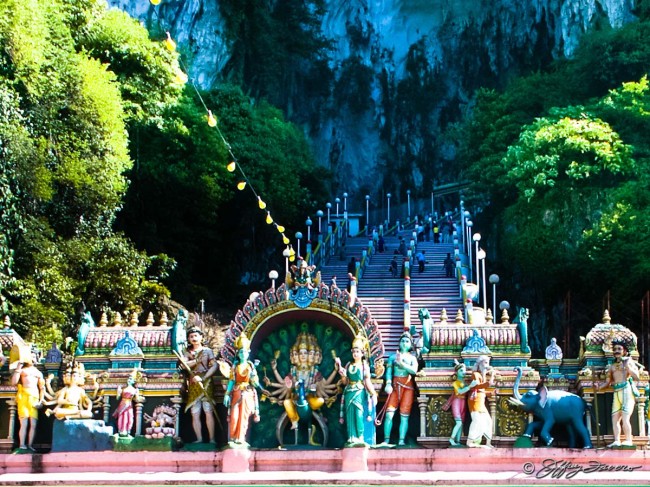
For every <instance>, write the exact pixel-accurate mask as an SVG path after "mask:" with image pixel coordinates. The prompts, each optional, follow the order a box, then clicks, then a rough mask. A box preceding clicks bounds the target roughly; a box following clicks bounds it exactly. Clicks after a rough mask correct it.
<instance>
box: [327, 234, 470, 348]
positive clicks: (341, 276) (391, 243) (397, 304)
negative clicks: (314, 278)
mask: <svg viewBox="0 0 650 487" xmlns="http://www.w3.org/2000/svg"><path fill="white" fill-rule="evenodd" d="M401 235H402V236H403V238H404V239H405V240H406V241H407V242H408V241H410V239H411V231H410V230H409V231H404V232H402V233H401ZM384 239H385V250H384V252H382V253H380V252H376V253H374V254H373V255H372V257H371V259H370V261H369V264H368V266H367V267H366V269H365V271H364V272H363V275H362V277H361V279H360V280H359V283H358V287H357V296H358V297H359V300H360V301H361V302H362V303H363V304H364V305H365V306H367V307H368V309H370V311H371V313H372V316H373V318H374V319H375V320H377V324H378V326H379V329H380V330H381V334H382V340H383V343H384V347H385V350H386V354H389V353H393V352H394V351H395V350H397V346H398V342H399V336H400V335H401V333H402V332H403V329H404V279H402V278H401V277H400V271H401V265H402V262H403V258H402V256H401V255H398V261H399V263H400V265H399V267H398V277H396V278H395V277H392V275H391V272H390V270H389V268H390V261H391V260H392V258H393V255H394V251H395V250H397V248H398V245H399V240H398V236H396V235H389V236H385V237H384ZM368 241H369V239H368V238H367V237H357V238H348V240H347V243H346V246H345V254H344V255H341V256H338V255H335V256H332V257H331V258H330V259H329V261H328V262H327V264H326V265H325V266H323V267H322V268H321V279H322V282H324V283H325V284H328V285H329V284H331V282H332V277H334V276H335V277H336V278H337V279H336V280H337V285H338V287H339V288H341V289H344V288H345V287H346V286H347V283H348V278H347V265H348V263H349V261H350V258H351V257H355V258H356V259H357V260H358V261H360V260H361V257H362V253H363V251H364V250H366V249H367V248H368ZM418 250H424V251H425V255H426V257H427V264H426V265H425V270H424V272H422V273H420V272H418V267H417V263H416V264H415V265H414V267H413V268H412V269H411V324H413V325H416V326H417V327H418V328H419V325H420V320H419V317H418V311H419V309H420V308H428V309H429V312H430V314H431V317H432V318H434V320H436V321H439V319H440V314H441V312H442V310H443V308H444V309H446V310H447V315H448V317H449V319H450V320H453V318H454V317H455V316H456V312H457V310H458V309H462V299H461V297H460V293H459V288H458V283H457V282H456V279H454V278H447V277H445V271H444V269H443V265H442V263H443V261H444V260H445V258H446V257H447V253H451V254H452V255H453V252H454V249H453V244H434V243H433V241H431V242H420V243H419V244H418Z"/></svg>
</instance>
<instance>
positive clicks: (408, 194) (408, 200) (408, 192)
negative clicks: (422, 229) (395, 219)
mask: <svg viewBox="0 0 650 487" xmlns="http://www.w3.org/2000/svg"><path fill="white" fill-rule="evenodd" d="M406 210H407V212H408V219H409V221H410V220H411V190H410V189H407V190H406Z"/></svg>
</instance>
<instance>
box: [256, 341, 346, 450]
mask: <svg viewBox="0 0 650 487" xmlns="http://www.w3.org/2000/svg"><path fill="white" fill-rule="evenodd" d="M279 356H280V351H279V350H278V351H276V353H275V358H274V359H273V360H272V361H271V370H272V371H273V374H274V376H275V379H276V381H277V382H272V381H271V380H270V379H269V378H268V377H264V379H263V380H264V385H265V386H267V387H271V388H274V389H275V390H273V391H272V392H270V393H266V392H265V395H268V396H269V397H270V399H271V401H272V402H276V403H280V404H282V406H283V407H284V409H285V411H286V413H287V417H288V418H289V421H290V422H291V429H297V428H298V425H299V422H300V420H301V419H308V418H310V417H311V413H312V412H315V411H318V410H319V409H320V408H321V407H322V406H323V405H324V404H325V403H326V402H328V403H330V404H331V402H333V401H334V400H335V399H336V395H337V393H338V389H337V386H336V384H335V383H333V381H334V377H335V376H336V373H337V369H336V368H334V370H333V371H332V373H331V374H330V375H329V377H327V378H324V377H323V376H322V375H321V373H320V371H319V369H318V365H319V364H320V363H321V361H322V351H321V349H320V347H319V345H318V343H317V342H316V337H315V336H314V335H312V334H310V333H301V334H299V335H298V338H297V339H296V343H295V345H294V346H293V347H291V351H290V361H291V369H290V372H289V374H288V375H287V376H286V377H284V378H283V377H282V376H281V375H280V372H279V371H278V365H277V358H278V357H279ZM311 441H312V440H311V439H310V442H311Z"/></svg>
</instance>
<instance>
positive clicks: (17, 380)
mask: <svg viewBox="0 0 650 487" xmlns="http://www.w3.org/2000/svg"><path fill="white" fill-rule="evenodd" d="M9 369H10V370H13V373H12V374H11V384H12V385H15V386H16V409H17V412H18V420H19V421H20V431H19V433H18V437H19V445H18V447H19V448H20V449H21V450H32V451H34V447H33V443H34V437H35V435H36V425H37V423H38V407H40V405H41V404H42V403H43V398H44V393H45V380H44V379H43V374H42V373H41V371H40V370H38V369H37V368H36V366H35V365H34V360H33V355H32V352H31V350H30V348H29V346H27V345H14V346H13V348H12V350H11V354H10V363H9Z"/></svg>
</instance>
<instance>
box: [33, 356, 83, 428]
mask: <svg viewBox="0 0 650 487" xmlns="http://www.w3.org/2000/svg"><path fill="white" fill-rule="evenodd" d="M84 374H85V371H84V366H83V364H81V363H79V362H74V364H70V365H69V366H68V368H67V370H66V372H65V374H64V376H63V383H64V384H65V385H64V387H63V388H62V389H60V390H59V391H57V392H56V393H55V394H54V393H53V392H52V389H51V386H50V381H51V379H52V378H51V377H48V382H47V383H46V388H47V389H48V392H49V393H50V394H49V395H50V397H52V396H53V399H51V400H50V401H47V402H45V403H44V404H45V405H46V406H54V407H53V408H48V409H46V410H45V415H46V416H51V415H52V414H54V417H55V418H56V419H61V420H64V419H89V418H92V416H93V401H92V399H91V398H90V397H89V396H88V395H87V394H86V391H85V390H84V388H83V387H82V386H83V384H84V383H85V377H84Z"/></svg>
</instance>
